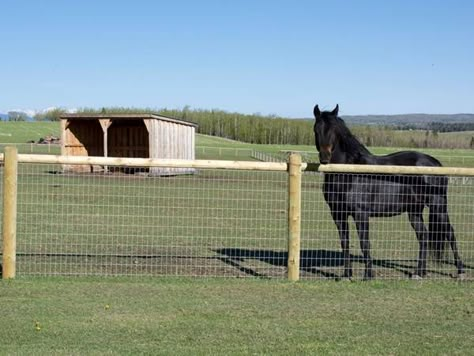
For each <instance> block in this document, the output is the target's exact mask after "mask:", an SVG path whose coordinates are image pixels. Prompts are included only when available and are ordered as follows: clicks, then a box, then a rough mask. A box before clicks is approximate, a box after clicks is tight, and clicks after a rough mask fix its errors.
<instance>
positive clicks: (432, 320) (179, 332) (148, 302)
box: [0, 278, 474, 355]
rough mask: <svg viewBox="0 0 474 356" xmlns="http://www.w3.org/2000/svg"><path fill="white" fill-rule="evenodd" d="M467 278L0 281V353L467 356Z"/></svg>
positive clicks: (473, 309) (470, 344) (472, 292)
mask: <svg viewBox="0 0 474 356" xmlns="http://www.w3.org/2000/svg"><path fill="white" fill-rule="evenodd" d="M473 301H474V289H473V287H472V284H470V283H467V284H464V283H462V284H457V283H449V284H439V283H434V282H421V283H420V282H397V283H394V282H367V283H344V282H339V283H335V282H319V283H308V282H303V283H288V282H279V281H269V280H260V279H252V280H239V279H233V280H229V279H182V278H173V279H131V278H113V279H110V278H109V279H107V278H105V279H104V278H78V279H71V278H68V279H64V278H48V279H35V278H27V279H23V278H21V279H18V280H15V281H9V282H5V281H4V282H1V283H0V305H1V313H0V321H1V322H2V325H3V327H2V328H1V329H0V340H1V341H2V350H1V352H0V353H1V354H6V355H10V354H15V355H16V354H21V355H29V354H35V355H38V354H53V355H84V354H88V355H105V354H153V355H190V354H191V355H217V354H219V355H250V354H252V355H255V354H259V355H260V354H266V355H288V354H290V355H296V354H303V355H308V354H312V355H315V354H321V355H328V354H333V355H336V354H337V355H340V354H356V355H375V354H376V355H380V354H384V355H415V354H417V355H419V354H424V355H468V354H471V353H472V350H473V348H474V339H473V338H472V325H473V322H474V302H473Z"/></svg>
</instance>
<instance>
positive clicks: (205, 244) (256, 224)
mask: <svg viewBox="0 0 474 356" xmlns="http://www.w3.org/2000/svg"><path fill="white" fill-rule="evenodd" d="M0 170H1V168H0ZM146 172H147V168H146V167H134V168H133V169H129V168H123V169H115V170H113V173H112V172H103V173H94V174H89V173H74V174H73V173H70V174H66V173H63V172H62V169H61V166H60V165H53V164H31V163H20V164H19V174H18V203H17V206H18V216H17V273H18V275H19V276H24V275H40V276H46V275H100V276H117V275H134V276H142V275H143V276H144V275H146V276H209V277H255V276H259V277H269V278H286V274H287V260H288V252H287V251H288V174H287V172H284V171H283V172H270V171H268V172H267V171H248V170H247V171H246V170H238V171H237V170H222V169H198V170H196V172H195V174H190V175H181V176H171V177H156V176H149V175H147V174H146ZM0 173H2V172H0ZM323 180H324V175H323V174H322V173H313V172H307V173H305V174H304V175H303V180H302V219H301V253H300V259H301V261H300V263H301V264H300V274H301V278H302V279H339V278H341V277H342V276H343V273H344V259H343V254H342V251H341V243H340V239H339V234H338V230H337V228H336V225H335V223H334V221H333V218H332V216H331V211H330V209H329V207H328V205H327V203H326V202H325V199H324V196H323V192H322V187H323ZM386 189H387V191H389V188H388V187H387V188H386ZM1 191H2V186H1V184H0V192H1ZM408 198H409V197H408ZM473 198H474V182H473V180H472V178H470V177H455V179H451V180H450V184H449V190H448V209H449V218H450V221H451V224H452V226H453V228H454V232H455V236H456V240H457V246H458V249H459V251H460V254H461V258H462V260H463V262H464V265H465V272H466V273H465V275H466V276H467V278H468V279H472V278H473V277H474V272H473V268H474V236H473V235H474V233H473V231H474V222H473V221H472V216H473V214H474V203H473V202H472V200H473ZM0 209H1V207H0ZM424 219H425V221H426V222H428V221H429V216H428V210H427V209H425V212H424ZM0 224H1V222H0ZM369 226H370V233H369V236H370V243H371V255H372V258H373V268H374V272H375V277H376V278H378V279H407V278H409V277H410V276H412V274H413V273H414V271H415V269H416V267H417V259H418V253H419V252H418V251H419V244H418V241H417V237H416V233H415V231H414V229H413V228H412V226H411V224H410V221H409V219H408V218H407V214H406V213H403V214H401V215H397V216H393V217H379V218H371V219H370V223H369ZM349 230H350V256H351V261H352V265H353V270H354V278H356V279H360V278H362V277H363V274H364V268H365V266H364V259H363V255H362V253H361V248H360V245H359V238H358V236H357V230H356V227H355V224H354V222H353V220H349ZM455 276H456V266H455V265H454V260H453V254H452V253H451V251H450V249H449V246H448V248H447V249H446V254H444V255H442V256H441V258H440V259H434V258H430V257H429V258H428V262H427V277H428V278H429V279H445V280H446V279H451V278H452V277H455Z"/></svg>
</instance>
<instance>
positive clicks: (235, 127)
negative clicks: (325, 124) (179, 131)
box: [34, 106, 474, 149]
mask: <svg viewBox="0 0 474 356" xmlns="http://www.w3.org/2000/svg"><path fill="white" fill-rule="evenodd" d="M64 113H65V110H63V109H59V108H58V109H54V110H51V111H48V112H45V113H40V114H37V115H36V116H35V117H34V119H35V120H38V121H43V120H51V121H58V120H59V118H60V116H61V115H62V114H64ZM78 113H96V114H97V113H103V114H107V113H108V114H126V113H135V114H136V113H147V114H158V115H163V116H167V117H172V118H175V119H180V120H184V121H190V122H193V123H196V124H198V125H199V128H198V132H199V133H201V134H205V135H211V136H218V137H223V138H228V139H232V140H236V141H241V142H247V143H255V144H279V145H286V144H291V145H314V134H313V120H308V119H288V118H282V117H278V116H274V115H267V116H264V115H260V114H251V115H247V114H240V113H231V112H227V111H224V110H216V109H212V110H203V109H191V108H190V107H189V106H185V107H184V108H182V109H167V108H163V109H158V110H157V109H150V108H126V107H109V108H101V109H92V108H83V109H80V110H79V111H78ZM350 127H351V130H352V132H353V133H354V134H355V135H356V136H357V137H358V138H359V140H360V141H361V142H362V143H363V144H365V145H366V146H378V147H407V148H470V149H474V136H469V135H462V136H459V137H457V136H456V135H440V134H439V133H442V132H450V131H465V130H471V129H472V130H474V123H472V124H471V123H439V122H432V123H428V124H427V125H426V126H425V127H426V129H423V130H420V129H411V128H410V127H407V126H404V127H403V130H397V129H394V127H392V126H380V125H350Z"/></svg>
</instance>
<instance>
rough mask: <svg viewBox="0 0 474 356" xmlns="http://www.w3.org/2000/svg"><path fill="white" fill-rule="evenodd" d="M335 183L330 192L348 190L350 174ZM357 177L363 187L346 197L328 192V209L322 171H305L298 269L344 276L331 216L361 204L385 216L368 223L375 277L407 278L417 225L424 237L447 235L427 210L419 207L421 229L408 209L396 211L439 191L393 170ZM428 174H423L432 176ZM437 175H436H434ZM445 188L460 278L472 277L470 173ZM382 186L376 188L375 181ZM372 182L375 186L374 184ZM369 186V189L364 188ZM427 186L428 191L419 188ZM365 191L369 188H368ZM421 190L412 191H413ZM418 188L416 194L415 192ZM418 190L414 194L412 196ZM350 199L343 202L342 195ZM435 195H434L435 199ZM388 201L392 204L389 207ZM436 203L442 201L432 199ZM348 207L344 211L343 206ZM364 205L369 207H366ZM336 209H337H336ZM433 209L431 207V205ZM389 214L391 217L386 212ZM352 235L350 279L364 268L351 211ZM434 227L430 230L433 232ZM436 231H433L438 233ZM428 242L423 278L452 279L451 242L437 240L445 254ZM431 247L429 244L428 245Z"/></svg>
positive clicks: (414, 261)
mask: <svg viewBox="0 0 474 356" xmlns="http://www.w3.org/2000/svg"><path fill="white" fill-rule="evenodd" d="M341 176H342V177H343V178H342V179H341V183H339V186H336V187H331V188H330V192H329V194H331V193H334V191H336V192H338V191H347V188H348V187H347V186H346V187H344V186H343V185H345V184H346V183H342V182H345V181H348V180H352V179H353V178H349V177H354V175H350V174H342V175H341ZM357 176H358V177H359V181H363V183H360V184H365V185H366V186H365V187H364V186H358V187H352V188H351V189H353V191H352V192H348V193H347V195H346V196H345V197H344V198H341V197H340V196H337V197H336V196H332V197H331V196H329V197H328V200H329V201H331V200H335V201H336V204H337V205H336V208H334V209H333V211H331V209H330V208H329V206H328V204H327V203H326V201H325V199H324V197H323V184H324V176H323V174H321V173H312V172H309V173H305V175H304V179H303V186H302V196H303V198H302V201H303V206H302V214H303V217H302V233H301V241H302V242H301V245H302V246H301V269H302V271H305V272H306V273H305V276H306V277H309V278H332V279H337V278H341V277H342V276H343V275H344V256H343V252H342V249H341V241H340V236H339V232H338V229H337V227H336V223H335V221H334V219H333V215H334V216H336V215H337V214H338V212H342V213H343V214H342V215H344V212H346V213H348V214H350V213H353V212H355V210H357V209H359V211H363V212H365V213H366V214H373V215H375V214H376V213H377V212H379V213H380V214H382V213H383V215H386V216H383V217H371V218H370V219H369V225H368V229H367V230H368V236H369V241H370V253H371V257H372V260H373V269H374V273H375V277H376V278H379V279H407V278H410V277H413V276H414V275H415V273H416V270H417V267H418V257H419V249H420V245H419V242H418V239H417V234H416V230H419V232H421V233H423V232H424V233H425V234H426V235H425V238H426V239H427V240H429V239H430V237H429V234H430V228H431V232H432V235H431V236H432V237H433V239H434V240H436V241H443V240H444V238H445V237H447V234H448V231H447V230H448V228H447V227H443V225H442V224H440V223H439V222H438V223H437V224H436V223H435V224H432V226H430V224H429V222H430V219H431V220H432V219H433V218H432V217H430V216H429V211H430V209H429V208H428V207H427V206H426V207H425V208H424V210H423V215H422V217H423V221H424V225H425V229H426V230H423V228H422V227H421V226H415V227H414V226H412V223H411V222H410V219H409V218H408V213H407V212H404V213H402V214H399V215H395V213H397V210H398V211H403V209H407V210H409V211H411V212H415V211H417V210H418V207H419V206H420V205H421V206H423V205H424V204H420V201H421V199H426V200H429V199H430V196H432V195H433V196H437V194H439V192H437V191H434V190H431V191H430V187H428V188H426V186H425V185H424V184H423V183H420V181H421V182H423V179H425V178H424V177H423V176H402V178H400V177H401V176H398V177H397V176H393V175H376V176H374V175H367V174H364V175H357ZM433 178H434V177H430V178H427V179H433ZM438 178H439V177H438ZM456 178H457V179H456V180H453V181H452V182H451V183H450V184H449V188H448V205H447V209H448V215H449V220H450V223H451V225H452V226H453V228H454V236H455V238H456V242H457V248H458V250H459V252H460V254H461V259H462V261H463V263H464V272H465V273H464V274H463V277H464V278H468V279H471V278H472V277H473V267H474V222H473V219H472V217H473V216H474V182H473V180H472V179H471V178H469V177H456ZM400 181H402V182H404V183H405V184H409V185H411V186H413V188H414V189H413V190H406V189H404V188H402V189H400ZM377 185H380V187H381V188H382V190H381V194H379V193H377V188H376V186H377ZM374 187H375V188H374ZM366 188H368V189H366ZM425 188H426V191H425V192H423V191H422V190H423V189H425ZM367 191H369V193H367ZM417 191H418V192H422V193H421V194H420V195H416V194H418V193H416V192H417ZM415 193H416V194H415ZM415 195H416V196H415ZM346 199H347V200H352V201H351V202H350V203H349V204H344V203H343V200H346ZM433 200H434V199H433ZM388 203H390V204H391V207H388ZM436 204H438V205H442V202H439V201H436V200H434V202H433V204H432V205H433V209H436V206H435V205H436ZM345 209H346V210H345ZM368 209H370V210H369V211H368ZM338 210H339V211H338ZM433 211H434V210H433ZM388 215H393V216H388ZM348 229H349V236H350V237H349V238H350V240H349V241H350V242H349V243H350V247H349V248H350V259H351V262H352V267H353V273H354V278H358V279H362V278H363V277H364V273H365V260H364V256H363V253H362V251H361V249H362V248H361V246H360V240H361V239H360V237H359V235H358V230H357V227H356V224H355V221H354V218H353V217H352V216H351V217H350V218H349V219H348ZM433 231H434V233H433ZM436 231H437V232H436ZM434 245H436V244H428V246H427V248H428V250H430V249H431V251H428V254H427V277H428V278H429V279H451V278H457V277H458V270H457V266H456V263H455V260H454V258H453V252H452V251H451V246H450V244H449V243H447V242H446V243H443V244H440V246H442V247H444V253H442V254H439V255H438V254H436V253H435V252H436V251H434V248H433V247H432V246H434ZM430 246H431V247H430Z"/></svg>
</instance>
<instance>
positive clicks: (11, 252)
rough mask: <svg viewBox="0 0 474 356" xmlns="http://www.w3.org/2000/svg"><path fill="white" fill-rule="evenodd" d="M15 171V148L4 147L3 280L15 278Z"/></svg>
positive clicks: (16, 163)
mask: <svg viewBox="0 0 474 356" xmlns="http://www.w3.org/2000/svg"><path fill="white" fill-rule="evenodd" d="M17 171H18V150H17V148H16V147H5V156H4V171H3V271H2V278H3V279H9V278H15V273H16V206H17Z"/></svg>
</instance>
